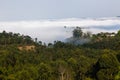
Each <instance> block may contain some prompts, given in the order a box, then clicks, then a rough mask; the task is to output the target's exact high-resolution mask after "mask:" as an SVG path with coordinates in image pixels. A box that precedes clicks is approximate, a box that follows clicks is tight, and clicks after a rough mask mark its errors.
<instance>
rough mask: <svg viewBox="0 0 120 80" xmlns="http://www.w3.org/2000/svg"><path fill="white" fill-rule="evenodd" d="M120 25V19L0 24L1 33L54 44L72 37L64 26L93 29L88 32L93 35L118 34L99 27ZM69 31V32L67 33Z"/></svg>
mask: <svg viewBox="0 0 120 80" xmlns="http://www.w3.org/2000/svg"><path fill="white" fill-rule="evenodd" d="M116 25H120V18H101V19H88V18H87V19H75V18H72V19H59V20H37V21H13V22H7V21H6V22H0V31H3V30H6V31H8V32H17V33H21V34H25V35H30V36H32V37H33V38H35V37H38V39H39V40H42V41H44V42H53V41H54V40H64V39H65V38H68V37H70V36H71V33H68V32H69V30H67V29H65V28H64V26H68V27H73V26H80V27H93V26H94V28H90V29H85V30H84V31H86V30H88V31H91V32H92V33H98V32H116V30H106V29H103V28H102V29H100V28H97V27H100V26H101V27H103V26H106V27H109V26H113V27H114V26H116ZM67 31H68V32H67Z"/></svg>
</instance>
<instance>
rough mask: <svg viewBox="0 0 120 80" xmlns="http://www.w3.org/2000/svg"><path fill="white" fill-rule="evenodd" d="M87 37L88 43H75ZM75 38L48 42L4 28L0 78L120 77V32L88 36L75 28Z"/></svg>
mask: <svg viewBox="0 0 120 80" xmlns="http://www.w3.org/2000/svg"><path fill="white" fill-rule="evenodd" d="M83 34H84V35H83ZM76 36H77V37H76ZM86 36H87V39H88V38H89V39H90V41H89V42H87V43H84V44H77V45H76V41H77V42H78V40H79V39H81V38H84V39H86ZM73 38H75V39H73V40H75V41H73V40H72V42H68V43H67V42H66V43H65V42H61V41H54V44H52V43H49V44H48V45H45V44H43V43H42V42H41V41H37V38H36V39H35V40H33V39H32V38H31V37H30V36H25V35H20V34H19V33H12V32H9V33H8V32H6V31H3V32H2V33H0V80H120V31H118V32H117V33H103V32H102V33H98V34H87V35H85V33H83V32H82V30H81V29H80V28H76V29H75V30H74V31H73ZM74 43H75V44H74ZM26 46H35V47H34V48H33V49H29V50H28V49H26ZM19 47H23V48H24V49H21V50H20V49H19Z"/></svg>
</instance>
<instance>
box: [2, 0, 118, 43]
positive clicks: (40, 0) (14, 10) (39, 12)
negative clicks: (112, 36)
mask: <svg viewBox="0 0 120 80" xmlns="http://www.w3.org/2000/svg"><path fill="white" fill-rule="evenodd" d="M116 16H120V0H0V32H2V31H3V30H5V31H7V32H15V33H20V34H24V35H30V36H31V37H32V38H35V37H37V38H38V39H39V40H41V41H43V42H53V41H54V40H62V41H64V40H65V39H66V38H69V37H71V36H72V30H71V29H69V28H67V29H65V28H64V26H68V27H72V26H74V27H75V26H80V27H89V28H88V29H85V30H84V31H91V32H92V33H99V32H117V31H118V30H119V29H120V17H116Z"/></svg>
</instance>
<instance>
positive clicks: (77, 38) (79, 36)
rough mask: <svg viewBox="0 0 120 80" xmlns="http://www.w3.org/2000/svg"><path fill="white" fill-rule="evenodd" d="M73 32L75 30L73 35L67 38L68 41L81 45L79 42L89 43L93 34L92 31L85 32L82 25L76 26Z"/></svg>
mask: <svg viewBox="0 0 120 80" xmlns="http://www.w3.org/2000/svg"><path fill="white" fill-rule="evenodd" d="M72 32H73V33H72V34H73V35H72V37H70V38H67V39H66V42H67V43H71V44H75V45H79V44H84V43H88V42H90V40H91V35H92V34H91V33H90V32H86V33H84V32H83V31H82V29H81V27H75V29H74V30H73V31H72Z"/></svg>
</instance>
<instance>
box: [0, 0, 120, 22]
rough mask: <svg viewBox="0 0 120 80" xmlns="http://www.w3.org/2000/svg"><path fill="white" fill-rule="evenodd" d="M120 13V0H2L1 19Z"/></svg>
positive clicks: (38, 18) (36, 18)
mask: <svg viewBox="0 0 120 80" xmlns="http://www.w3.org/2000/svg"><path fill="white" fill-rule="evenodd" d="M119 15H120V0H0V21H16V20H18V21H19V20H41V19H64V18H83V17H91V18H93V17H94V18H95V17H97V18H98V17H115V16H119Z"/></svg>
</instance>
